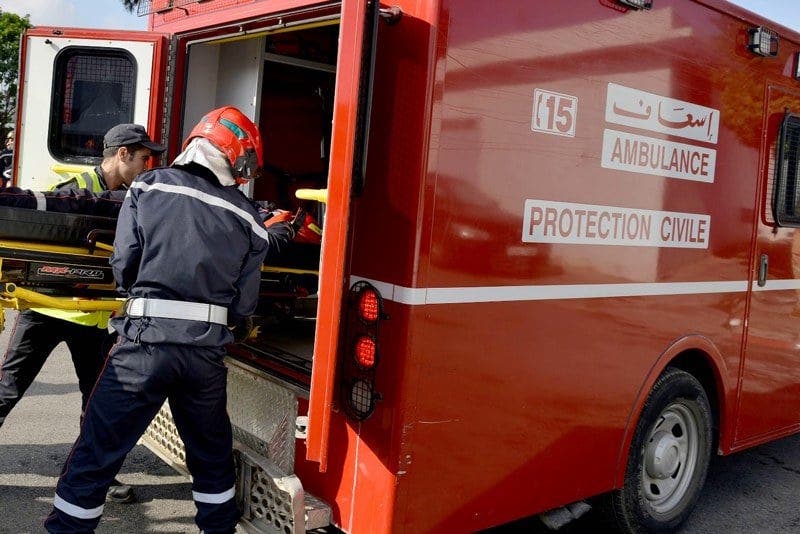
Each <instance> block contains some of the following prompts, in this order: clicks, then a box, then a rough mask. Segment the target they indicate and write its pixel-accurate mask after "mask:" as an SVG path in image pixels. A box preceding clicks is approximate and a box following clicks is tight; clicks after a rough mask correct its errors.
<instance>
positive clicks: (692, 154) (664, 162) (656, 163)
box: [600, 129, 717, 183]
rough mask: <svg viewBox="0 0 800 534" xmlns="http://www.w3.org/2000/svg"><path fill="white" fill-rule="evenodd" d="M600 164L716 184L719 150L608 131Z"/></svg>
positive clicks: (611, 167) (623, 169) (610, 167)
mask: <svg viewBox="0 0 800 534" xmlns="http://www.w3.org/2000/svg"><path fill="white" fill-rule="evenodd" d="M600 164H601V165H602V166H603V167H604V168H606V169H617V170H622V171H629V172H638V173H642V174H653V175H656V176H666V177H668V178H680V179H682V180H693V181H697V182H707V183H712V182H713V181H714V170H715V168H716V165H717V151H716V150H714V149H711V148H704V147H699V146H694V145H687V144H684V143H673V142H671V141H665V140H663V139H654V138H652V137H646V136H643V135H633V134H629V133H625V132H618V131H616V130H609V129H606V130H605V132H604V133H603V157H602V159H601V162H600Z"/></svg>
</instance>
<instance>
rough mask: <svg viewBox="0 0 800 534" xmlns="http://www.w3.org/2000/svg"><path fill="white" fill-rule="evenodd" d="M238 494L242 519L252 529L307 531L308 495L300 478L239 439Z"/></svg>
mask: <svg viewBox="0 0 800 534" xmlns="http://www.w3.org/2000/svg"><path fill="white" fill-rule="evenodd" d="M235 448H236V460H237V465H238V473H237V475H238V476H237V480H238V485H237V498H238V499H239V505H240V507H241V509H242V519H241V520H242V522H243V523H244V524H245V525H247V527H248V530H250V531H252V532H263V533H270V534H272V533H274V534H292V533H294V532H304V531H305V527H306V525H305V495H304V493H303V486H302V484H300V480H299V479H298V478H297V477H296V476H294V475H286V474H284V473H281V472H280V470H278V469H276V468H275V466H274V465H272V464H271V463H269V462H267V461H264V460H263V458H260V457H259V454H258V453H257V452H255V451H253V450H251V449H250V448H249V447H247V446H246V445H244V444H242V443H236V444H235Z"/></svg>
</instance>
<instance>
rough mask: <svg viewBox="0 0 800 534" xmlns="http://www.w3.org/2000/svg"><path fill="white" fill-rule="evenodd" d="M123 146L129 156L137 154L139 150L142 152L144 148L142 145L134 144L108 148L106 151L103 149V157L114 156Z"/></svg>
mask: <svg viewBox="0 0 800 534" xmlns="http://www.w3.org/2000/svg"><path fill="white" fill-rule="evenodd" d="M123 146H124V147H125V148H127V149H128V152H130V153H131V154H134V153H136V152H138V151H139V150H144V148H145V147H144V145H142V144H140V143H134V144H132V145H122V146H110V147H108V148H106V149H103V157H104V158H110V157H112V156H114V154H116V153H117V150H119V149H120V148H122V147H123Z"/></svg>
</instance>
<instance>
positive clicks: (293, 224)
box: [287, 208, 306, 239]
mask: <svg viewBox="0 0 800 534" xmlns="http://www.w3.org/2000/svg"><path fill="white" fill-rule="evenodd" d="M305 222H306V210H304V209H303V208H298V209H297V212H296V213H295V214H294V217H292V219H291V220H290V221H288V222H287V225H288V226H289V231H290V234H289V235H290V236H291V239H294V237H295V236H296V235H297V232H299V231H300V229H301V228H302V227H303V225H304V224H305Z"/></svg>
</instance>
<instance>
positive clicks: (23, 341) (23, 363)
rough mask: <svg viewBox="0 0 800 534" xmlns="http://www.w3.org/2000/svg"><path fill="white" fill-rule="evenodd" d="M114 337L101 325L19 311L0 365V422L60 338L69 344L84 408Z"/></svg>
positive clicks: (1, 422) (26, 387)
mask: <svg viewBox="0 0 800 534" xmlns="http://www.w3.org/2000/svg"><path fill="white" fill-rule="evenodd" d="M0 313H3V311H2V310H0ZM114 337H115V336H112V335H109V333H108V331H106V329H105V328H103V329H101V328H97V327H94V326H83V325H79V324H75V323H71V322H69V321H65V320H63V319H56V318H54V317H50V316H47V315H43V314H41V313H37V312H35V311H32V310H25V311H22V312H20V313H19V315H18V316H17V320H16V322H15V323H14V330H13V331H12V334H11V339H10V340H9V342H8V349H7V350H6V353H5V356H4V357H3V363H2V366H0V426H3V423H4V422H5V420H6V416H7V415H8V414H9V412H11V410H12V409H13V408H14V406H16V405H17V403H18V402H19V400H20V399H21V398H22V396H23V395H24V394H25V392H26V391H27V390H28V387H29V386H30V385H31V383H33V380H34V379H35V378H36V375H38V374H39V371H41V370H42V366H43V365H44V363H45V362H46V361H47V358H48V357H49V356H50V353H51V352H53V349H54V348H56V345H58V344H59V343H61V342H62V341H64V342H66V344H67V347H69V352H70V355H71V356H72V363H73V365H74V366H75V374H77V375H78V387H79V388H80V390H81V395H82V398H81V403H82V404H81V407H82V408H85V407H86V400H87V399H88V398H89V394H90V393H91V391H92V388H93V387H94V383H95V382H96V381H97V377H98V376H99V375H100V370H101V369H102V368H103V360H105V357H106V354H108V349H109V348H110V346H111V341H112V339H114Z"/></svg>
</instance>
